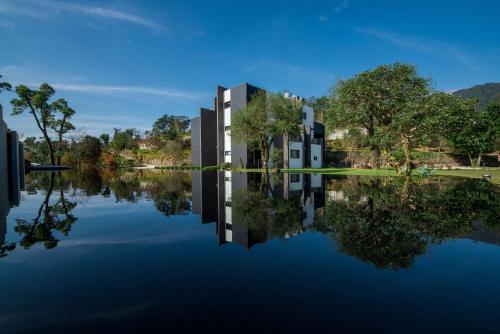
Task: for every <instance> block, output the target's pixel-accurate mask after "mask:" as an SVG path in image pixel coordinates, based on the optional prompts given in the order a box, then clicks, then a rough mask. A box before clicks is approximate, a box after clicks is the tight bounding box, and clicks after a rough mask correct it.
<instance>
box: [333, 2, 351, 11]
mask: <svg viewBox="0 0 500 334" xmlns="http://www.w3.org/2000/svg"><path fill="white" fill-rule="evenodd" d="M348 6H349V1H348V0H343V1H342V2H341V3H339V4H338V5H337V7H335V8H334V11H335V13H340V12H341V11H343V10H344V9H346V8H347V7H348Z"/></svg>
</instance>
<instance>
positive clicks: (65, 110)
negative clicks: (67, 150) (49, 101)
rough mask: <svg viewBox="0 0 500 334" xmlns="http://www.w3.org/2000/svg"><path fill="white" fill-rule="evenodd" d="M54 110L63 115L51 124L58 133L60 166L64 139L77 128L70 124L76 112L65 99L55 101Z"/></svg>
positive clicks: (58, 159)
mask: <svg viewBox="0 0 500 334" xmlns="http://www.w3.org/2000/svg"><path fill="white" fill-rule="evenodd" d="M53 108H54V110H55V111H57V112H59V113H61V115H62V118H61V119H58V120H54V122H53V123H52V124H51V128H52V129H53V130H54V131H55V132H56V134H57V137H58V139H59V142H58V144H57V164H58V165H60V164H61V158H62V156H63V153H64V147H63V137H64V135H65V134H66V133H68V132H69V131H71V130H74V129H75V126H74V125H73V124H71V123H70V119H71V117H72V116H73V115H74V114H75V110H73V109H72V108H70V107H69V105H68V102H66V100H64V99H58V100H56V101H54V103H53Z"/></svg>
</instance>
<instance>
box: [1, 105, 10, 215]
mask: <svg viewBox="0 0 500 334" xmlns="http://www.w3.org/2000/svg"><path fill="white" fill-rule="evenodd" d="M7 156H8V155H7V124H5V122H4V120H3V110H2V106H1V105H0V211H4V210H2V207H3V206H4V205H6V206H7V207H8V204H9V181H8V180H9V178H8V175H9V170H8V164H7V161H8V158H7Z"/></svg>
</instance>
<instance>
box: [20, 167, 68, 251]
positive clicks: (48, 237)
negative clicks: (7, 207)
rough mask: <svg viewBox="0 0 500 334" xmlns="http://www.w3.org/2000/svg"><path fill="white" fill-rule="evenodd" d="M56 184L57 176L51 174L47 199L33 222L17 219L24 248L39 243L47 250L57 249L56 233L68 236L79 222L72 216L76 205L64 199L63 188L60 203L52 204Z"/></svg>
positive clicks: (60, 193)
mask: <svg viewBox="0 0 500 334" xmlns="http://www.w3.org/2000/svg"><path fill="white" fill-rule="evenodd" d="M54 183H55V174H53V173H51V174H50V181H49V185H48V187H47V190H46V194H45V199H44V201H43V202H42V204H41V205H40V208H39V209H38V212H37V216H36V217H35V218H34V219H33V221H32V222H28V221H26V220H24V219H16V227H15V231H16V232H17V233H19V234H20V235H21V236H22V239H21V241H20V245H21V246H23V247H24V248H30V247H31V246H32V245H34V244H35V243H37V242H43V243H44V245H45V248H48V249H50V248H54V247H56V246H57V243H58V241H59V240H58V239H57V238H56V237H55V236H54V234H53V233H54V231H58V232H61V233H62V234H63V235H65V236H67V235H68V233H69V231H70V230H71V227H72V226H73V224H74V223H75V221H76V220H77V218H76V217H75V216H73V214H71V211H72V210H73V209H74V208H75V207H76V203H75V202H71V201H69V200H67V199H66V198H65V197H64V190H63V188H60V191H59V199H58V201H57V202H55V203H53V204H51V201H50V199H51V196H52V195H53V188H54Z"/></svg>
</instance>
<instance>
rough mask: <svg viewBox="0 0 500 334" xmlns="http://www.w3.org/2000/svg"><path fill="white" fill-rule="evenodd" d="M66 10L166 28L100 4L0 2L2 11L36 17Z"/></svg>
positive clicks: (158, 29)
mask: <svg viewBox="0 0 500 334" xmlns="http://www.w3.org/2000/svg"><path fill="white" fill-rule="evenodd" d="M64 12H69V13H74V14H77V15H81V16H89V17H94V18H101V19H107V20H113V21H121V22H125V23H130V24H135V25H139V26H142V27H145V28H148V29H151V30H154V31H160V30H164V29H165V28H164V27H163V26H162V25H160V24H158V23H156V22H154V21H152V20H150V19H147V18H145V17H142V16H139V15H136V14H131V13H127V12H124V11H122V10H118V9H112V8H104V7H99V6H88V5H80V4H74V3H70V2H56V1H36V2H25V1H16V2H9V1H7V2H4V3H0V13H5V14H12V15H21V16H30V17H36V18H45V17H48V14H60V13H64Z"/></svg>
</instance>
